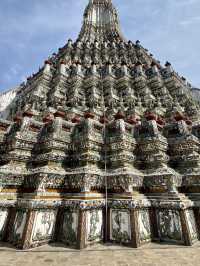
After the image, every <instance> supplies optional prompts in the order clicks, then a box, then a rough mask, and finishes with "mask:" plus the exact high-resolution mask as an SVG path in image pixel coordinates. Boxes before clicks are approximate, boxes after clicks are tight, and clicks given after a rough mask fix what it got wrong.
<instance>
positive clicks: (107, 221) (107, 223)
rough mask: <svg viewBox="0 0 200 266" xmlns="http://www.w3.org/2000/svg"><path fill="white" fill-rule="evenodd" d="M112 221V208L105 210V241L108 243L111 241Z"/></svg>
mask: <svg viewBox="0 0 200 266" xmlns="http://www.w3.org/2000/svg"><path fill="white" fill-rule="evenodd" d="M110 219H111V211H110V208H108V209H107V213H106V208H104V210H103V233H104V234H103V241H104V243H107V242H108V241H109V240H110Z"/></svg>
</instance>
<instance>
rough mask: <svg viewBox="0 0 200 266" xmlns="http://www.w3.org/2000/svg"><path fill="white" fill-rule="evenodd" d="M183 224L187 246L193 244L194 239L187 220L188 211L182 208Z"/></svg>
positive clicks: (181, 217)
mask: <svg viewBox="0 0 200 266" xmlns="http://www.w3.org/2000/svg"><path fill="white" fill-rule="evenodd" d="M180 219H181V226H182V231H183V238H184V244H185V245H186V246H192V244H193V243H192V239H191V235H190V229H189V226H188V222H187V217H186V211H185V210H180Z"/></svg>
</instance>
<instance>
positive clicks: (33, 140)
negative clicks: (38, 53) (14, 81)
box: [0, 0, 200, 249]
mask: <svg viewBox="0 0 200 266" xmlns="http://www.w3.org/2000/svg"><path fill="white" fill-rule="evenodd" d="M9 97H10V96H9ZM0 142H1V145H0V240H3V241H8V242H11V243H13V244H14V245H16V246H17V247H19V248H23V249H27V248H31V247H35V246H38V245H42V244H44V243H47V242H49V241H57V242H63V243H65V244H66V245H69V246H73V247H76V248H79V249H82V248H85V247H86V246H88V245H91V244H94V243H96V242H100V241H110V242H117V243H120V244H121V243H122V244H125V245H129V246H131V247H138V246H140V245H142V244H145V243H147V242H150V241H165V242H172V243H178V244H185V245H192V244H193V243H194V242H195V241H197V240H198V239H199V237H200V235H199V234H200V228H199V222H200V123H199V104H198V103H197V102H196V101H195V100H194V99H193V96H192V94H191V86H190V85H189V84H188V83H187V82H186V80H185V79H184V78H181V77H180V76H179V75H178V74H177V73H176V72H175V71H174V70H173V68H172V66H171V64H170V63H169V62H167V63H166V65H165V66H162V65H161V64H160V62H159V61H157V60H156V59H154V58H153V56H152V55H151V54H149V52H148V51H147V50H146V49H144V48H143V47H142V46H141V44H140V42H139V41H137V42H136V43H132V42H131V41H129V42H127V41H126V40H125V39H124V37H123V36H122V33H121V31H120V27H119V21H118V16H117V13H116V10H115V8H114V7H113V5H112V3H111V0H104V1H103V0H90V1H89V4H88V6H87V8H86V11H85V14H84V22H83V26H82V29H81V32H80V35H79V37H78V39H77V41H76V42H75V43H73V42H72V40H69V41H68V43H67V44H66V45H65V46H64V47H63V48H61V49H59V51H58V53H57V54H53V55H52V56H51V57H49V58H48V60H46V61H45V63H44V66H43V67H42V68H41V69H40V70H39V71H38V73H36V74H34V75H33V76H31V77H29V78H28V79H27V82H26V83H24V84H22V85H21V86H20V87H19V88H18V89H17V91H16V97H15V98H14V99H12V104H10V106H9V108H7V109H6V120H3V119H2V120H0Z"/></svg>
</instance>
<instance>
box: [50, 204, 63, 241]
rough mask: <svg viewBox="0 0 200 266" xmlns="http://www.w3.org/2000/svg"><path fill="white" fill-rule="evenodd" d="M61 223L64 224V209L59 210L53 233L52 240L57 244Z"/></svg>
mask: <svg viewBox="0 0 200 266" xmlns="http://www.w3.org/2000/svg"><path fill="white" fill-rule="evenodd" d="M63 222H64V208H60V209H59V210H58V213H57V217H56V224H55V231H54V236H53V240H54V241H55V242H59V241H60V240H61V234H62V230H63V226H64V225H63Z"/></svg>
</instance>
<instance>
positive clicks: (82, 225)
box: [77, 210, 86, 249]
mask: <svg viewBox="0 0 200 266" xmlns="http://www.w3.org/2000/svg"><path fill="white" fill-rule="evenodd" d="M85 247H86V211H85V210H84V211H83V210H79V221H78V236H77V249H84V248H85Z"/></svg>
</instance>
